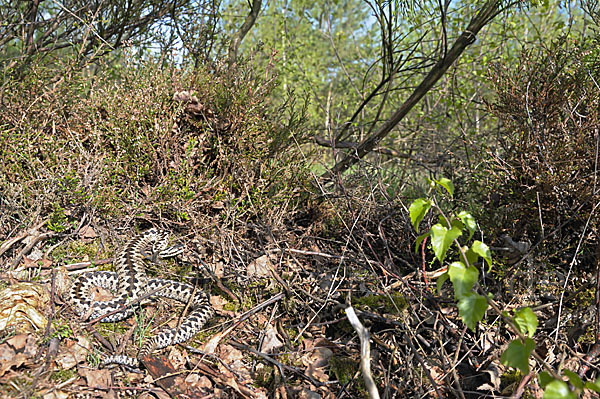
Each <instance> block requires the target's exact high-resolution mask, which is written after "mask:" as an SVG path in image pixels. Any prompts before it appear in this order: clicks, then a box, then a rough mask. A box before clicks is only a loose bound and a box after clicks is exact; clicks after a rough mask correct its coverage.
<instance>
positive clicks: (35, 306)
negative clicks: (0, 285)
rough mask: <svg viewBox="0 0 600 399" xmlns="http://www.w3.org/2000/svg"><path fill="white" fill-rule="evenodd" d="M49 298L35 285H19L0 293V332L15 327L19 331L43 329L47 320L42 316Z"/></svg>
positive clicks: (43, 290) (42, 288)
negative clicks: (32, 328)
mask: <svg viewBox="0 0 600 399" xmlns="http://www.w3.org/2000/svg"><path fill="white" fill-rule="evenodd" d="M49 301H50V296H49V295H48V292H47V291H46V289H45V288H44V287H43V286H42V285H40V284H35V283H19V284H14V285H11V286H9V287H7V288H5V289H3V290H1V291H0V331H1V330H5V329H6V328H7V327H10V326H16V327H17V329H18V330H20V331H28V330H31V327H34V328H35V329H41V328H45V327H46V325H47V324H48V320H47V319H46V317H45V316H44V315H43V313H42V312H43V311H44V309H46V306H47V304H48V302H49Z"/></svg>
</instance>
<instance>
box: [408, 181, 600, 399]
mask: <svg viewBox="0 0 600 399" xmlns="http://www.w3.org/2000/svg"><path fill="white" fill-rule="evenodd" d="M432 182H433V186H432V187H431V188H433V190H432V191H433V192H434V193H436V192H437V190H436V186H442V187H443V188H444V189H445V190H446V191H447V192H448V194H450V195H452V192H453V186H451V185H449V184H448V183H447V182H446V181H444V180H442V179H440V180H432ZM441 182H444V183H441ZM448 187H452V189H450V190H449V189H448ZM425 208H427V210H430V209H434V210H436V211H437V212H438V213H439V217H438V218H439V220H440V223H437V224H436V225H434V226H432V228H431V230H430V231H429V232H426V233H424V234H422V235H421V236H419V239H420V240H422V239H423V238H422V237H424V236H430V237H431V246H432V249H433V251H434V253H435V255H436V258H437V259H438V260H439V261H440V262H441V263H443V262H444V261H445V258H446V256H447V253H448V249H449V248H450V246H451V245H453V244H454V246H455V247H456V248H457V249H458V252H459V256H460V260H458V261H454V262H451V263H450V264H449V265H448V270H447V272H446V273H444V274H443V275H442V276H441V277H440V278H439V279H438V281H437V289H438V293H441V292H442V290H441V289H442V285H443V284H444V282H446V281H448V280H450V281H451V282H452V285H453V287H454V299H455V300H456V301H457V308H458V313H459V315H460V317H461V319H462V321H463V322H464V323H465V325H466V326H467V327H468V328H469V329H470V330H472V331H476V327H477V323H479V322H481V321H482V320H483V318H484V316H485V314H486V312H487V311H488V309H492V310H494V311H495V312H497V313H498V316H501V317H502V318H503V320H504V321H505V322H506V323H507V325H508V326H509V327H510V328H511V329H512V330H513V332H514V333H515V334H516V335H518V338H516V339H514V340H512V341H511V342H510V343H509V344H508V347H507V348H506V350H505V351H504V352H503V353H502V355H501V356H500V361H501V362H502V364H504V365H506V366H509V367H514V368H516V369H518V370H519V371H520V372H521V373H522V374H524V375H526V374H529V372H530V368H529V359H530V357H531V356H532V353H533V352H534V350H535V346H536V343H535V341H534V340H533V339H532V338H533V336H534V335H535V332H536V330H537V326H538V319H537V316H536V315H535V313H534V312H533V311H532V310H531V309H530V308H529V307H525V308H522V309H518V310H516V311H515V312H514V315H513V317H510V316H509V315H508V313H507V312H501V311H499V310H498V308H497V307H494V306H491V307H490V303H491V302H490V301H491V300H492V298H491V295H490V294H486V293H485V292H484V291H483V290H482V289H481V287H480V286H479V284H478V279H479V269H478V267H477V266H476V265H477V262H478V261H479V259H480V258H481V259H483V260H484V261H485V263H484V265H485V264H487V266H488V269H491V265H492V255H491V251H490V249H489V247H488V246H487V245H486V244H484V243H482V242H481V241H477V240H475V241H474V242H473V243H472V244H471V246H470V247H469V246H467V245H464V244H461V243H460V242H459V239H460V238H462V237H463V236H462V231H463V230H464V229H467V230H469V231H470V232H471V233H470V235H469V238H468V240H467V241H470V240H471V238H472V235H473V232H475V231H476V230H477V223H476V221H475V219H474V218H473V217H472V216H471V215H470V214H469V213H468V212H465V211H462V212H459V213H458V214H456V215H454V214H451V215H450V216H447V215H445V214H444V213H443V211H442V209H441V208H439V206H438V203H437V201H436V198H435V195H434V196H432V197H431V198H426V199H424V198H420V199H417V200H415V201H414V202H413V204H412V205H411V206H410V208H409V211H410V217H411V221H412V223H413V226H414V227H415V229H416V227H418V223H419V221H420V220H422V219H423V218H424V217H425V216H426V215H425V214H426V212H423V209H425ZM424 213H425V214H424ZM419 242H420V241H419ZM417 246H418V243H417ZM482 267H483V265H482ZM480 292H481V293H482V294H480ZM564 375H565V376H566V377H567V378H568V380H569V383H570V384H571V385H572V386H573V387H574V389H575V390H574V391H572V390H570V389H569V386H568V385H567V384H566V383H565V382H564V381H562V380H560V379H558V378H557V377H558V376H557V375H555V376H552V375H550V374H548V373H546V372H542V373H540V375H539V379H540V384H541V385H542V387H543V388H544V390H545V391H544V398H552V399H557V398H561V399H571V398H577V397H578V395H579V394H580V393H582V392H583V390H584V388H587V389H590V390H593V391H596V392H598V391H600V385H598V381H596V382H587V383H585V384H584V383H583V381H582V380H581V378H580V377H579V376H578V375H577V374H576V373H574V372H572V371H570V370H564Z"/></svg>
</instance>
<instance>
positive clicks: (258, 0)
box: [227, 0, 262, 64]
mask: <svg viewBox="0 0 600 399" xmlns="http://www.w3.org/2000/svg"><path fill="white" fill-rule="evenodd" d="M261 7H262V0H253V1H252V6H251V8H250V14H248V16H247V17H246V19H245V20H244V23H243V24H242V26H241V27H240V30H239V31H237V32H236V33H235V35H233V37H232V38H231V43H230V44H229V54H228V55H227V61H228V62H229V64H232V63H234V62H235V60H236V59H237V55H238V49H239V47H240V44H242V40H244V37H245V36H246V34H247V33H248V32H249V31H250V29H252V26H254V23H255V22H256V18H258V13H259V12H260V8H261Z"/></svg>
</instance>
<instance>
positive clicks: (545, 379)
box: [538, 371, 554, 388]
mask: <svg viewBox="0 0 600 399" xmlns="http://www.w3.org/2000/svg"><path fill="white" fill-rule="evenodd" d="M538 380H539V381H540V386H541V387H542V388H546V385H548V384H550V383H551V382H552V381H554V377H552V376H551V375H550V374H549V373H548V372H547V371H542V372H541V373H540V374H538Z"/></svg>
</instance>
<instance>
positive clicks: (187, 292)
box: [70, 229, 213, 368]
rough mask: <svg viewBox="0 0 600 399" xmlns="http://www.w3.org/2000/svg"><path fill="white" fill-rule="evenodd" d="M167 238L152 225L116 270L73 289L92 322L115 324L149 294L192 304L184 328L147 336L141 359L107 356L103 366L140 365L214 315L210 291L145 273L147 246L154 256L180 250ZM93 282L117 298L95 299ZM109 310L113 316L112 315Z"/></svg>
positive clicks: (123, 253)
mask: <svg viewBox="0 0 600 399" xmlns="http://www.w3.org/2000/svg"><path fill="white" fill-rule="evenodd" d="M168 238H169V235H168V233H167V232H165V231H162V230H159V229H150V230H147V231H145V232H143V233H140V234H138V235H137V236H135V237H134V238H132V239H131V240H130V241H129V242H128V243H127V244H126V245H125V247H124V248H123V250H122V251H120V252H119V254H118V255H117V258H116V262H115V268H116V272H107V271H95V272H88V273H85V274H83V275H82V276H80V277H79V278H78V279H77V280H76V281H75V283H74V284H73V286H72V287H71V291H70V299H71V303H72V304H73V306H74V308H75V311H76V312H77V313H78V314H79V315H80V316H84V315H85V316H88V315H89V317H90V318H91V319H92V320H93V319H97V318H100V317H102V316H104V317H103V318H102V319H101V321H102V322H116V321H119V320H123V319H125V318H127V317H129V316H131V315H132V314H133V313H134V311H135V310H134V308H133V307H132V306H128V305H129V304H130V303H131V302H134V301H137V300H139V298H141V297H143V296H145V295H147V294H149V293H154V294H152V296H153V297H154V296H160V297H165V298H170V299H175V300H177V301H179V302H182V303H185V304H187V303H189V308H190V314H189V316H188V317H187V318H185V320H184V321H183V322H182V323H181V326H180V327H179V328H166V329H164V330H162V331H161V332H160V333H159V334H157V335H155V336H153V337H151V338H150V339H148V340H147V341H146V342H145V343H144V345H143V346H142V348H141V349H140V351H139V352H138V355H137V358H132V357H130V356H127V355H114V356H109V357H107V358H106V359H104V362H103V364H104V365H108V364H113V363H114V364H121V365H124V366H129V367H132V368H139V365H140V360H141V359H142V358H144V357H145V356H148V355H150V354H151V353H152V352H153V351H154V350H156V349H162V348H165V347H167V346H169V345H174V344H178V343H181V342H184V341H187V340H189V339H190V338H192V337H193V336H194V335H195V334H196V333H197V332H198V331H199V330H200V329H201V328H202V327H203V326H204V324H205V323H206V322H207V321H208V320H209V319H210V318H211V317H212V315H213V309H212V308H211V306H210V303H209V299H208V295H207V294H206V293H205V292H203V291H201V290H196V291H195V290H194V286H192V285H190V284H185V283H180V282H177V281H173V280H164V279H158V278H149V277H148V276H147V275H146V271H145V267H144V258H143V255H144V254H143V251H144V250H145V249H147V248H152V254H153V257H154V256H159V257H161V258H165V257H170V256H175V255H177V254H179V253H181V251H180V250H179V249H178V248H176V247H167V245H168ZM94 286H99V287H102V288H104V289H108V290H110V291H112V292H114V293H115V294H116V296H115V297H114V298H113V299H111V300H109V301H94V300H93V299H92V295H91V290H92V288H93V287H94ZM115 311H116V312H115ZM112 312H115V313H112ZM109 313H111V314H110V315H108V314H109Z"/></svg>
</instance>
